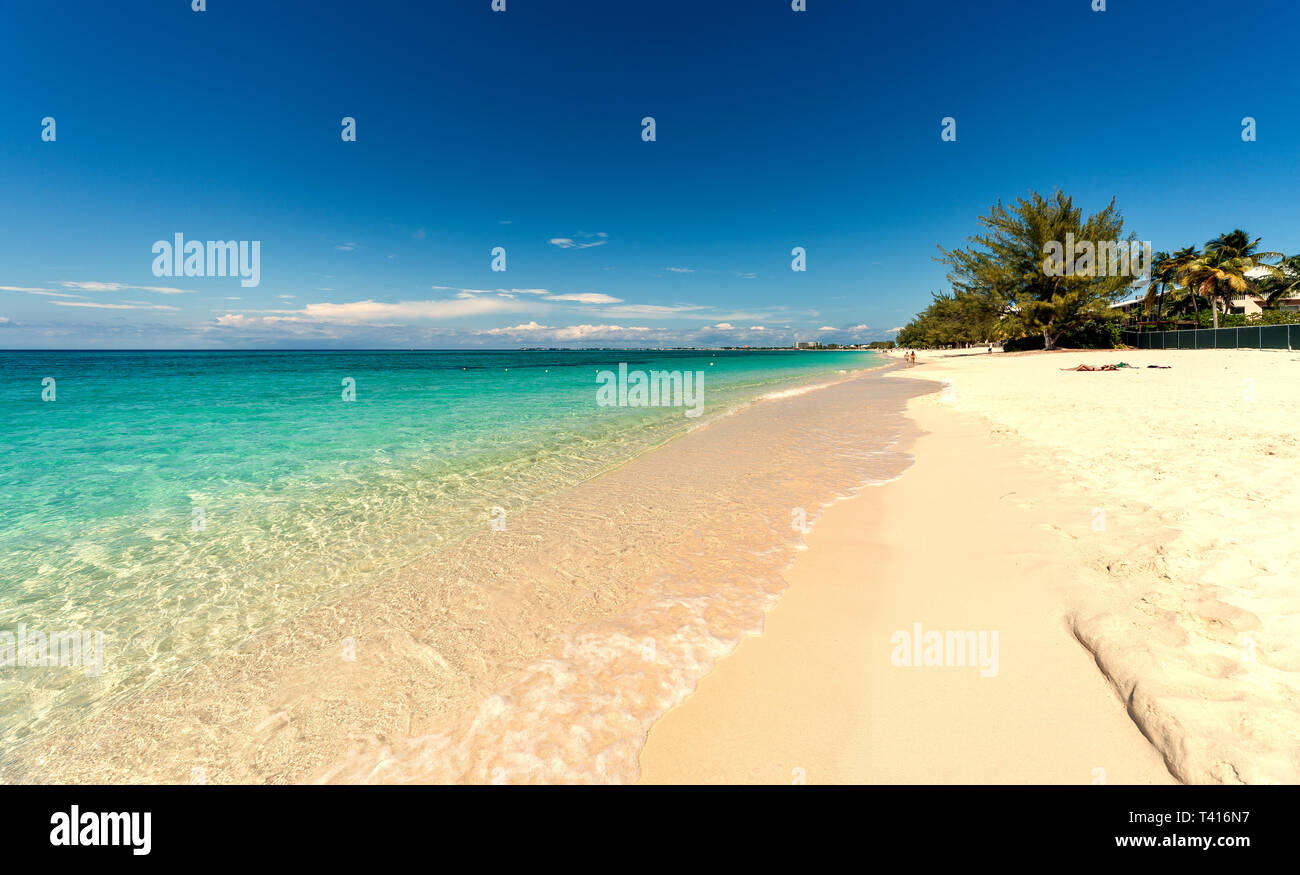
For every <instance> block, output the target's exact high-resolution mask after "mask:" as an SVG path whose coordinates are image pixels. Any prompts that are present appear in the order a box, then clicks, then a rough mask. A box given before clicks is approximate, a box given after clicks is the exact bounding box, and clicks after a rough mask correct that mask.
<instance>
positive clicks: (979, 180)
mask: <svg viewBox="0 0 1300 875" xmlns="http://www.w3.org/2000/svg"><path fill="white" fill-rule="evenodd" d="M207 6H208V10H207V11H206V12H194V11H192V10H191V8H190V3H189V0H175V2H168V3H152V4H102V3H92V2H70V3H61V4H59V5H58V6H57V7H55V6H50V5H43V4H35V3H27V4H12V5H11V7H10V8H7V9H6V12H5V18H6V26H5V28H4V29H3V33H0V81H3V82H5V88H4V89H2V90H0V348H10V349H33V348H62V349H71V348H122V349H126V348H135V349H139V348H167V349H223V348H242V349H248V348H264V349H283V348H331V347H338V348H410V347H416V348H515V347H520V346H533V347H552V346H588V347H589V346H637V347H668V346H723V345H729V346H741V345H753V346H783V345H789V344H791V343H792V342H794V341H795V340H801V341H820V342H822V343H865V342H869V341H872V340H883V339H889V338H891V337H892V336H893V334H892V332H893V331H894V330H896V329H897V328H899V327H901V326H902V325H904V324H905V323H906V322H907V321H908V320H909V319H910V318H911V317H912V316H913V315H914V314H915V313H916V312H917V311H918V310H920V309H921V308H923V307H924V306H925V305H926V304H927V303H928V302H929V300H930V294H931V293H932V292H934V291H939V290H942V289H944V288H946V287H947V282H946V280H945V268H944V266H943V265H941V264H939V263H937V262H936V261H935V260H934V256H936V255H937V254H938V250H937V249H936V246H937V245H943V246H945V247H950V248H951V247H956V246H960V245H962V244H963V243H964V242H965V239H966V238H967V237H969V236H970V235H973V234H976V233H978V232H979V231H980V228H979V226H978V224H977V218H978V217H979V216H980V215H983V214H985V213H987V211H988V209H989V207H990V206H991V205H992V204H993V203H995V202H996V201H997V200H998V199H1002V200H1003V201H1004V202H1009V201H1013V200H1014V199H1015V198H1017V197H1020V196H1023V195H1025V194H1027V192H1028V191H1029V190H1031V189H1034V190H1038V191H1041V192H1043V193H1048V192H1050V191H1052V190H1053V189H1055V188H1057V187H1060V188H1062V189H1063V190H1064V191H1065V192H1066V193H1067V194H1070V195H1071V196H1073V197H1074V199H1075V204H1076V206H1080V207H1082V208H1083V209H1084V210H1085V212H1089V213H1091V212H1095V211H1097V210H1100V209H1101V208H1103V207H1104V206H1105V205H1106V204H1107V203H1108V202H1109V201H1110V199H1111V198H1112V197H1114V198H1116V202H1117V205H1118V207H1119V208H1120V210H1121V212H1122V213H1123V215H1124V217H1125V228H1126V231H1127V230H1131V231H1134V232H1136V234H1137V235H1138V237H1139V239H1141V240H1145V241H1151V243H1152V245H1153V247H1154V248H1155V249H1156V250H1160V249H1166V250H1172V249H1177V248H1179V247H1182V246H1186V245H1191V244H1196V245H1200V244H1202V243H1204V242H1205V241H1206V240H1208V239H1210V238H1212V237H1214V236H1217V235H1218V234H1220V233H1223V232H1225V231H1229V230H1232V229H1233V228H1237V227H1241V228H1244V229H1245V230H1247V231H1248V232H1249V233H1250V234H1251V235H1252V236H1259V237H1263V242H1264V248H1266V249H1271V250H1281V251H1285V252H1288V253H1294V252H1298V251H1300V228H1298V227H1297V226H1298V223H1297V220H1296V204H1297V203H1300V115H1298V114H1297V113H1296V112H1295V107H1294V105H1293V103H1294V98H1293V97H1291V95H1295V94H1297V93H1300V71H1297V69H1296V67H1295V64H1294V60H1293V58H1292V57H1291V53H1289V52H1288V51H1286V50H1285V46H1282V47H1281V48H1278V47H1277V46H1276V44H1277V43H1278V35H1279V34H1287V33H1292V32H1294V31H1295V30H1296V28H1297V26H1298V25H1300V10H1297V9H1296V8H1295V6H1294V5H1293V4H1284V3H1246V4H1243V5H1238V6H1224V5H1223V4H1219V3H1214V4H1211V3H1210V2H1208V0H1183V2H1173V0H1163V2H1162V0H1152V2H1142V3H1124V2H1113V0H1112V2H1110V3H1108V7H1109V8H1108V10H1107V11H1106V12H1102V13H1098V12H1094V11H1093V10H1092V8H1091V7H1092V4H1091V2H1090V0H1060V2H1054V3H1051V4H1045V3H1042V2H1041V0H1007V2H1001V3H996V4H979V3H969V2H955V0H950V2H933V3H927V4H883V3H880V4H876V3H847V2H832V0H808V3H807V6H808V9H807V11H806V12H795V11H793V10H792V9H791V3H790V2H789V0H749V2H743V3H742V2H698V0H696V2H686V0H622V2H618V3H612V2H597V0H566V2H563V3H561V2H558V0H547V2H542V0H527V2H526V0H508V2H507V11H506V12H493V11H492V9H491V3H490V0H465V2H457V3H450V2H423V3H415V2H410V3H405V2H386V3H375V4H355V3H342V2H335V0H323V2H319V3H313V4H310V5H309V6H302V7H293V6H288V5H276V6H275V7H274V8H264V7H263V6H261V5H258V4H255V3H248V2H222V0H209V2H208V3H207ZM1198 19H1203V20H1204V21H1206V22H1209V23H1210V24H1211V25H1212V29H1213V33H1212V35H1211V37H1210V38H1211V39H1212V40H1213V43H1214V50H1213V51H1200V50H1195V51H1183V50H1181V49H1179V48H1177V47H1173V48H1171V47H1170V46H1169V45H1168V44H1167V43H1168V41H1169V39H1170V34H1171V31H1172V29H1173V28H1176V27H1182V26H1184V25H1185V24H1187V23H1189V22H1194V21H1197V20H1198ZM345 117H347V118H352V119H355V130H356V139H355V142H345V141H344V140H343V138H342V137H341V136H340V134H341V131H342V130H343V119H344V118H345ZM646 117H652V118H653V119H654V121H655V135H656V138H655V140H654V141H653V142H646V141H645V140H644V139H643V136H642V132H643V125H642V120H643V119H644V118H646ZM949 117H950V118H953V119H955V121H956V136H957V138H956V141H955V142H944V141H943V140H941V136H940V134H941V129H942V120H943V119H944V118H949ZM1247 117H1249V118H1252V119H1254V125H1255V131H1256V140H1255V141H1254V142H1245V141H1243V138H1242V130H1243V119H1245V118H1247ZM46 118H52V119H53V120H54V123H53V129H54V140H53V142H47V141H45V140H44V139H43V137H42V132H43V130H46V129H47V128H49V127H50V126H49V125H48V124H43V119H46ZM178 234H179V235H183V239H184V240H187V241H194V240H197V241H209V240H223V241H232V242H239V241H243V242H245V243H251V242H253V241H256V242H257V243H258V259H259V262H258V275H257V277H256V279H257V280H258V282H257V283H256V285H251V284H250V285H247V286H245V285H243V284H241V280H240V277H239V276H238V275H236V276H216V277H209V276H185V275H179V276H178V275H175V271H169V272H168V273H170V274H172V275H167V274H163V275H158V274H156V273H155V272H154V270H153V269H152V268H153V265H154V263H155V259H156V258H157V257H158V256H157V255H156V254H155V251H154V245H155V243H156V242H158V241H169V242H170V241H173V240H174V239H175V235H178ZM497 247H500V248H501V249H502V250H504V259H505V266H506V270H504V271H494V270H492V269H491V268H492V265H493V263H494V260H495V261H496V263H498V264H499V263H500V257H499V254H500V253H499V251H498V253H497V255H495V256H494V250H497ZM795 247H802V248H803V250H804V251H805V252H806V267H807V269H806V270H805V271H802V272H796V271H793V270H791V262H792V260H793V259H794V257H795V256H794V255H793V254H792V250H794V249H795ZM246 254H247V250H246ZM236 263H237V259H236ZM183 273H184V271H182V274H183Z"/></svg>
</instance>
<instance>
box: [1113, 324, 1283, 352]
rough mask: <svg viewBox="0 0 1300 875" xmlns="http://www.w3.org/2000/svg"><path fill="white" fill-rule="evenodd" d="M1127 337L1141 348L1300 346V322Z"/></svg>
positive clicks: (1141, 333)
mask: <svg viewBox="0 0 1300 875" xmlns="http://www.w3.org/2000/svg"><path fill="white" fill-rule="evenodd" d="M1123 337H1124V342H1125V343H1127V344H1128V345H1129V346H1135V347H1137V348H1138V349H1300V325H1243V326H1241V327H1240V328H1187V329H1184V330H1182V331H1125V332H1123Z"/></svg>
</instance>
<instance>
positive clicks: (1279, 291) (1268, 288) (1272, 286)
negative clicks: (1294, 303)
mask: <svg viewBox="0 0 1300 875" xmlns="http://www.w3.org/2000/svg"><path fill="white" fill-rule="evenodd" d="M1277 271H1278V272H1277V273H1276V274H1271V275H1269V276H1267V277H1265V278H1263V279H1261V280H1257V281H1256V282H1255V288H1254V291H1255V293H1256V294H1257V295H1259V296H1260V298H1262V299H1263V301H1264V308H1265V309H1272V308H1273V307H1276V306H1277V304H1278V302H1279V301H1281V300H1284V299H1286V298H1297V297H1300V255H1292V256H1289V257H1287V258H1284V259H1282V261H1281V262H1280V263H1279V264H1278V265H1277Z"/></svg>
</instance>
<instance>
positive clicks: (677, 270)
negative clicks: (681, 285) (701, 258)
mask: <svg viewBox="0 0 1300 875" xmlns="http://www.w3.org/2000/svg"><path fill="white" fill-rule="evenodd" d="M664 270H670V271H672V272H673V273H695V269H694V268H691V267H665V268H664Z"/></svg>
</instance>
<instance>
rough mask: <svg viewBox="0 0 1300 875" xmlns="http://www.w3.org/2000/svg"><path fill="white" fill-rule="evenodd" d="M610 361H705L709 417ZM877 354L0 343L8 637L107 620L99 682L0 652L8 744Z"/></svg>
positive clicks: (0, 481) (666, 364)
mask: <svg viewBox="0 0 1300 875" xmlns="http://www.w3.org/2000/svg"><path fill="white" fill-rule="evenodd" d="M620 363H626V365H627V367H628V369H629V370H638V369H639V370H645V371H649V370H652V369H654V370H667V371H676V370H679V371H683V372H685V371H693V372H703V373H704V384H703V415H702V416H700V417H698V418H691V417H687V416H684V415H683V413H684V410H685V409H686V408H682V407H660V408H633V407H602V406H599V405H598V404H597V403H596V398H597V395H596V390H597V388H598V384H597V380H596V375H597V372H598V371H600V370H606V369H608V370H615V371H616V370H617V369H618V366H619V364H620ZM877 363H879V361H878V359H877V358H876V356H874V355H873V354H870V353H863V352H795V351H770V352H768V351H764V352H757V351H722V350H719V351H641V350H610V351H594V350H593V351H535V352H533V351H529V352H524V351H517V352H505V351H500V352H498V351H475V352H445V351H428V352H392V351H346V352H342V351H339V352H336V351H328V352H0V632H3V631H5V630H8V631H16V630H17V629H18V627H19V624H25V625H26V627H27V628H28V629H37V630H43V631H44V632H46V633H49V632H57V631H74V630H75V631H79V632H102V633H103V640H104V651H105V662H104V671H103V673H102V674H100V675H99V676H96V677H87V676H86V673H85V672H83V671H79V670H77V669H75V668H72V667H66V666H65V667H58V666H55V667H44V668H41V667H12V666H10V667H0V748H3V749H8V748H11V747H12V746H14V745H18V744H21V743H22V742H23V741H24V740H27V739H30V738H31V737H32V736H33V735H34V734H35V733H39V732H40V731H41V730H42V729H45V728H48V727H50V726H52V725H57V726H66V725H69V724H70V723H72V722H75V721H76V720H77V719H80V718H82V717H84V716H85V715H86V714H87V713H89V712H90V711H93V710H94V709H96V708H99V707H103V706H105V705H107V704H110V703H112V702H113V701H115V700H117V699H120V698H122V697H126V696H130V695H132V694H133V693H136V692H138V691H140V690H141V689H143V688H145V687H146V686H147V685H149V684H151V683H154V682H156V681H159V680H161V679H164V678H166V677H169V676H172V675H174V673H175V672H177V671H179V670H182V669H184V668H185V667H187V666H190V665H193V664H195V663H196V662H198V661H201V660H203V659H204V658H206V657H208V656H211V655H212V654H214V653H216V652H220V651H223V650H227V649H229V648H231V647H233V646H236V645H237V644H238V643H239V642H240V641H242V640H245V639H247V638H248V637H250V636H252V635H255V634H257V633H258V632H260V631H263V630H265V629H267V628H270V627H273V626H274V625H276V624H278V623H280V622H283V621H284V620H285V619H287V618H289V617H292V616H295V615H297V614H300V613H302V612H304V611H307V610H309V609H310V608H312V607H314V606H316V605H319V604H321V603H322V602H323V601H326V600H328V599H330V598H332V597H335V596H337V595H339V594H340V593H342V592H343V591H345V590H348V589H349V588H352V587H357V586H362V585H364V584H366V583H367V582H368V581H371V580H374V579H375V578H376V576H377V575H382V574H384V573H385V572H387V571H391V570H393V569H396V568H398V567H400V566H403V565H405V564H407V563H409V562H411V561H413V560H415V559H416V558H418V557H420V556H422V555H426V554H428V553H430V552H431V551H435V550H437V549H439V546H440V545H443V544H446V543H448V542H450V541H453V540H455V539H456V538H457V537H458V536H461V535H463V534H465V533H467V532H470V531H473V530H475V527H487V526H489V525H491V521H492V519H493V517H494V514H500V513H504V514H510V513H513V512H516V511H518V510H519V509H521V508H523V507H526V506H527V505H528V504H529V503H530V502H532V501H535V500H537V499H538V498H541V497H544V496H546V495H549V494H553V493H554V492H556V491H557V490H560V489H563V488H565V487H568V486H572V485H573V484H575V483H578V482H580V481H582V480H585V479H588V478H590V477H593V476H595V475H597V474H599V473H601V472H602V471H604V470H608V469H609V468H611V467H613V466H616V465H618V464H620V463H622V462H624V461H626V460H627V459H629V458H631V457H633V456H635V455H637V454H639V453H640V452H642V451H644V450H646V449H648V448H650V447H653V446H655V445H657V444H659V443H662V442H663V441H665V440H667V439H669V438H671V437H673V436H674V435H676V434H679V433H681V432H683V431H685V430H686V429H689V428H693V427H696V426H698V425H700V424H701V423H704V422H708V421H710V420H712V419H714V418H716V417H717V416H719V415H723V414H726V413H727V412H729V411H732V410H734V409H736V408H737V407H739V406H742V405H744V404H746V403H747V402H749V401H752V400H754V399H756V398H759V397H761V396H763V395H766V394H770V393H773V392H779V391H781V390H783V389H785V388H789V387H793V386H796V385H800V384H805V383H810V382H816V381H817V380H818V378H822V377H825V376H827V375H835V374H837V373H843V372H845V371H848V370H856V369H860V368H863V367H871V366H873V365H875V364H877ZM46 378H52V379H53V385H52V387H51V386H50V385H49V381H48V380H47V379H46ZM51 388H52V397H53V400H43V394H44V395H45V396H46V397H50V395H51ZM349 388H354V389H355V400H344V396H345V392H346V391H347V390H348V389H349ZM494 508H495V509H499V510H494ZM0 656H3V654H2V653H0Z"/></svg>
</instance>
